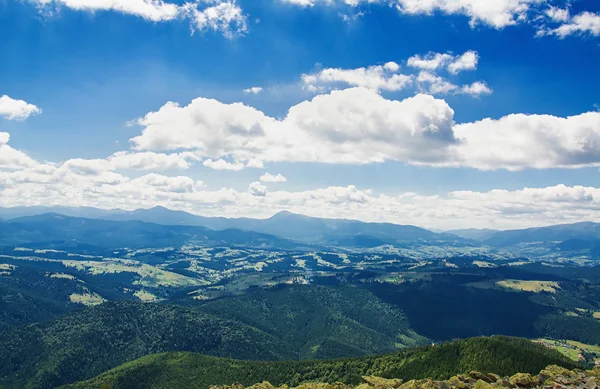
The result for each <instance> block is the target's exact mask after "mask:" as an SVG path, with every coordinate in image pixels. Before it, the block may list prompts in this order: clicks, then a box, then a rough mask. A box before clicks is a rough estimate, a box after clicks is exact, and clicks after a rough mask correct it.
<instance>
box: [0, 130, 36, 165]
mask: <svg viewBox="0 0 600 389" xmlns="http://www.w3.org/2000/svg"><path fill="white" fill-rule="evenodd" d="M9 140H10V135H9V134H8V133H7V132H0V169H19V168H24V167H29V166H34V165H35V164H36V162H35V160H34V159H33V158H31V157H29V156H28V155H27V154H25V153H24V152H22V151H19V150H16V149H13V148H12V147H10V146H9V145H8V141H9Z"/></svg>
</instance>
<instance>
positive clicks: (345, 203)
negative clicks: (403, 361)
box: [0, 95, 600, 228]
mask: <svg viewBox="0 0 600 389" xmlns="http://www.w3.org/2000/svg"><path fill="white" fill-rule="evenodd" d="M375 96H377V97H379V98H380V96H378V95H375ZM359 103H360V102H359ZM411 103H414V101H413V102H411ZM305 109H308V108H305ZM307 112H308V111H306V110H304V111H302V112H298V114H304V113H307ZM599 119H600V113H597V112H593V113H588V114H583V115H579V116H574V117H569V118H556V117H552V116H543V115H511V116H508V117H506V118H501V119H498V120H491V119H488V120H485V121H481V122H476V123H468V124H463V125H457V126H455V127H454V132H455V135H456V137H457V142H455V143H453V145H452V146H450V148H451V149H453V150H454V152H453V153H450V154H449V157H448V158H450V159H448V160H447V161H446V162H448V163H449V164H450V165H452V164H456V165H460V166H464V165H469V166H475V167H478V168H488V167H490V168H497V167H498V166H506V167H508V168H515V167H516V168H522V167H523V166H530V167H546V166H556V165H557V164H564V165H565V166H568V167H574V166H583V165H587V164H590V163H591V164H595V165H599V161H600V157H599V156H600V135H599V134H600V128H598V126H599V125H600V120H599ZM327 136H330V134H328V135H326V137H327ZM405 136H406V135H404V137H405ZM8 141H9V136H8V134H6V133H0V198H2V204H3V206H19V205H23V206H26V205H65V206H94V207H100V208H107V209H110V208H115V207H118V208H123V209H135V208H140V207H146V208H147V207H151V206H155V205H163V206H166V207H170V208H173V209H181V210H185V211H191V212H194V213H199V214H204V215H215V216H216V215H218V216H252V217H265V216H270V215H272V214H273V213H275V212H277V211H280V210H284V209H285V210H290V211H292V212H297V213H304V214H308V215H312V216H320V217H345V218H358V219H361V220H365V221H387V222H395V223H402V224H417V225H424V226H429V227H435V228H459V227H493V228H519V227H529V226H535V225H546V224H555V223H567V222H576V221H582V220H592V221H600V188H595V187H583V186H573V187H568V186H565V185H557V186H552V187H547V188H523V189H520V190H504V189H495V190H490V191H487V192H474V191H456V192H450V193H446V194H439V195H429V196H423V195H419V194H416V193H401V194H394V195H388V194H384V193H382V194H375V193H374V192H373V191H371V190H369V189H359V188H357V187H356V186H354V185H349V186H346V187H327V188H317V189H311V190H303V191H284V190H281V191H268V189H267V187H266V186H264V185H263V184H261V183H260V182H258V181H257V182H252V183H250V184H249V186H248V190H247V191H236V190H233V189H229V188H221V189H218V190H209V189H207V188H206V187H205V185H204V183H203V182H202V181H199V180H194V179H192V178H190V177H187V176H181V175H179V176H167V175H161V174H156V173H149V174H146V175H143V176H141V177H129V176H127V175H124V174H118V173H115V172H112V171H100V170H99V171H91V170H85V169H84V168H83V167H85V164H81V163H79V164H78V165H77V164H74V162H71V163H64V164H56V163H47V162H38V161H35V160H34V159H32V158H31V157H29V156H28V155H27V154H25V153H23V152H22V151H19V150H14V149H10V150H8V149H7V148H9V146H8ZM7 150H8V152H7ZM417 150H420V151H421V152H424V151H426V150H427V149H426V148H418V149H417ZM7 156H8V158H7ZM11 156H12V157H14V156H16V158H12V161H13V162H10V161H11ZM452 158H456V160H454V161H453V160H452ZM7 160H9V164H8V166H9V167H7V164H6V163H5V162H6V161H7ZM14 161H16V163H15V162H14ZM70 161H77V160H74V159H73V160H70ZM79 162H81V161H79ZM74 166H78V167H80V169H76V168H73V167H74ZM92 166H93V164H92ZM90 173H93V174H90ZM269 176H271V177H279V175H277V176H275V175H269ZM261 179H262V180H263V181H269V179H266V180H265V176H263V177H261ZM278 180H279V179H275V180H272V181H278Z"/></svg>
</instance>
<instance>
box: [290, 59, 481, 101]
mask: <svg viewBox="0 0 600 389" xmlns="http://www.w3.org/2000/svg"><path fill="white" fill-rule="evenodd" d="M478 62H479V54H478V53H477V52H476V51H472V50H470V51H467V52H465V53H463V54H462V55H453V54H451V53H445V54H442V53H433V52H431V53H428V54H426V55H425V56H420V55H415V56H412V57H410V58H409V59H408V60H407V61H406V65H407V66H408V67H409V68H416V69H420V72H419V73H418V74H399V73H398V72H399V71H400V65H399V64H398V63H396V62H387V63H386V64H384V65H383V66H381V65H377V66H369V67H361V68H357V69H341V68H326V69H323V70H320V71H318V72H314V73H311V74H303V75H302V77H301V79H302V83H303V85H304V88H305V89H307V90H309V91H311V92H314V93H323V92H325V91H328V90H332V89H337V88H339V87H340V86H345V87H348V86H351V87H352V86H359V87H364V88H368V89H372V90H375V91H378V92H382V91H399V90H402V89H407V88H409V87H413V88H415V89H416V90H418V91H421V92H425V93H429V94H432V95H445V94H451V93H452V94H466V95H470V96H474V97H479V96H481V95H484V94H490V93H492V89H491V88H489V87H488V86H487V84H486V83H485V82H483V81H477V82H474V83H473V84H471V85H463V86H459V85H456V84H454V83H453V82H451V81H449V80H448V79H447V78H445V77H442V76H440V75H439V74H438V73H437V72H436V71H440V70H446V71H447V72H448V73H450V74H451V75H457V74H458V73H460V72H461V71H465V70H475V69H476V68H477V64H478Z"/></svg>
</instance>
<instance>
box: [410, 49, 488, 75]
mask: <svg viewBox="0 0 600 389" xmlns="http://www.w3.org/2000/svg"><path fill="white" fill-rule="evenodd" d="M478 62H479V54H478V53H477V52H476V51H472V50H469V51H466V52H465V53H464V54H462V55H453V54H451V53H434V52H430V53H427V54H426V55H424V56H421V55H414V56H412V57H410V58H409V59H408V60H407V61H406V64H407V65H408V66H410V67H413V68H418V69H422V70H429V71H433V70H439V69H446V70H448V71H449V72H450V73H452V74H458V73H459V72H461V71H465V70H475V69H477V64H478Z"/></svg>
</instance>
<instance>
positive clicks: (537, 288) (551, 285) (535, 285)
mask: <svg viewBox="0 0 600 389" xmlns="http://www.w3.org/2000/svg"><path fill="white" fill-rule="evenodd" d="M496 285H498V286H501V287H503V288H508V289H514V290H519V291H522V292H534V293H540V292H550V293H556V291H557V290H558V289H560V286H559V285H558V282H555V281H523V280H503V281H497V282H496Z"/></svg>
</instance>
